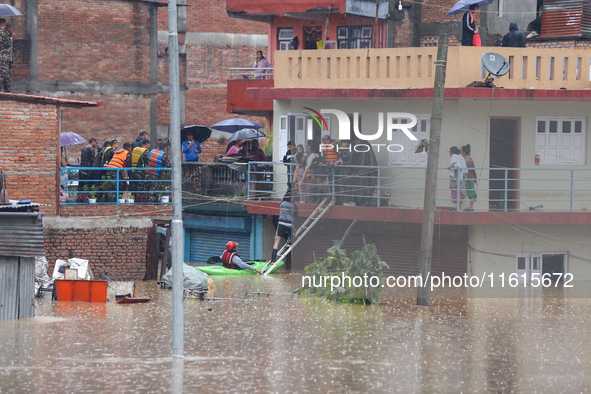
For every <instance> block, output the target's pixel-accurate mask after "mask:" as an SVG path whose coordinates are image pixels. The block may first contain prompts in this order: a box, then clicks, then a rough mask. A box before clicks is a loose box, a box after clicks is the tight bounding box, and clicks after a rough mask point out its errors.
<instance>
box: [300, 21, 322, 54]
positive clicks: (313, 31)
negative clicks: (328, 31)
mask: <svg viewBox="0 0 591 394" xmlns="http://www.w3.org/2000/svg"><path fill="white" fill-rule="evenodd" d="M320 40H322V27H320V26H305V27H304V49H318V46H317V45H316V43H317V42H318V41H320Z"/></svg>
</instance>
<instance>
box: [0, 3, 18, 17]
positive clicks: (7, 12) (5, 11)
mask: <svg viewBox="0 0 591 394" xmlns="http://www.w3.org/2000/svg"><path fill="white" fill-rule="evenodd" d="M18 15H22V14H21V12H20V11H19V10H17V9H16V8H14V7H13V6H11V5H10V4H0V16H18Z"/></svg>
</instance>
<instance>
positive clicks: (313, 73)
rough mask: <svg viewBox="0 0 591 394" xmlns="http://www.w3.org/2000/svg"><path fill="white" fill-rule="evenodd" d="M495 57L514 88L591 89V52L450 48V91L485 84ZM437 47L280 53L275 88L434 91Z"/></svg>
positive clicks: (504, 82) (503, 81)
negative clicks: (485, 60)
mask: <svg viewBox="0 0 591 394" xmlns="http://www.w3.org/2000/svg"><path fill="white" fill-rule="evenodd" d="M486 52H495V53H499V54H501V55H503V56H504V57H505V58H507V59H508V60H509V63H510V65H511V71H510V72H509V73H508V74H507V75H505V76H502V77H499V78H496V79H495V81H494V84H495V86H496V87H501V88H510V89H567V90H579V89H590V88H591V82H590V75H589V70H590V67H589V65H590V61H591V49H556V48H502V47H462V46H453V47H449V50H448V57H447V69H446V70H447V71H446V83H445V84H446V87H452V88H453V87H458V88H462V87H466V86H468V85H470V84H472V82H474V81H484V79H485V78H486V76H487V75H488V72H487V71H486V70H485V69H484V67H483V66H482V62H481V57H482V55H483V54H484V53H486ZM436 58H437V48H427V47H421V48H385V49H337V50H320V51H276V52H275V70H276V72H275V88H304V89H306V88H307V89H410V88H432V87H433V83H434V76H435V64H434V61H435V59H436Z"/></svg>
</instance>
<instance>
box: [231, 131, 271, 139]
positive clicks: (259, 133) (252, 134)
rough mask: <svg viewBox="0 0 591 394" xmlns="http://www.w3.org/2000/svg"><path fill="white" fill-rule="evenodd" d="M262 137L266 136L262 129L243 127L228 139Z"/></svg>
mask: <svg viewBox="0 0 591 394" xmlns="http://www.w3.org/2000/svg"><path fill="white" fill-rule="evenodd" d="M261 137H266V135H265V133H263V132H262V131H258V130H255V129H242V130H238V131H237V132H235V133H234V134H232V136H230V138H228V141H238V140H252V139H255V138H261Z"/></svg>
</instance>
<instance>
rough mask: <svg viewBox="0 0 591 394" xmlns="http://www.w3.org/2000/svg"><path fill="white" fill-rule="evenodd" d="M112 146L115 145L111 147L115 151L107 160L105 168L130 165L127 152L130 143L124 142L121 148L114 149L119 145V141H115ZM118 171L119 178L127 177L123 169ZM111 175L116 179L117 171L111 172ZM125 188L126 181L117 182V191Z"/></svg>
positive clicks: (129, 148) (126, 186)
mask: <svg viewBox="0 0 591 394" xmlns="http://www.w3.org/2000/svg"><path fill="white" fill-rule="evenodd" d="M113 146H114V147H115V148H114V149H113V150H114V151H115V153H113V157H112V158H111V160H110V161H109V164H107V168H125V167H129V166H131V159H130V154H129V151H130V150H131V144H130V143H129V142H126V143H124V144H123V149H116V147H119V142H118V141H117V142H116V143H114V144H113ZM118 172H119V174H118V176H119V180H123V179H129V175H128V174H127V171H125V170H124V171H118ZM111 177H112V178H114V179H117V172H113V173H112V174H111ZM127 189H128V185H127V182H124V181H121V182H119V192H123V191H127Z"/></svg>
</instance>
